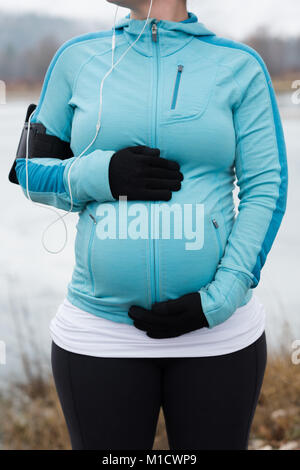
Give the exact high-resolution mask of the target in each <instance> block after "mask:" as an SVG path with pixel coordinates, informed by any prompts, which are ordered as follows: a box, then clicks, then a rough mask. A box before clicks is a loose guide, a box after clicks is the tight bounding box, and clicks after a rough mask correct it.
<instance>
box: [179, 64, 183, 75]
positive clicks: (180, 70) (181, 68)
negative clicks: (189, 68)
mask: <svg viewBox="0 0 300 470" xmlns="http://www.w3.org/2000/svg"><path fill="white" fill-rule="evenodd" d="M182 71H183V65H178V72H180V73H181V72H182Z"/></svg>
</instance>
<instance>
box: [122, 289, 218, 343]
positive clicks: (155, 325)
mask: <svg viewBox="0 0 300 470" xmlns="http://www.w3.org/2000/svg"><path fill="white" fill-rule="evenodd" d="M128 315H129V317H130V318H131V319H132V320H133V321H134V326H135V327H136V328H138V329H139V330H143V331H146V332H147V335H148V336H149V337H150V338H157V339H162V338H174V337H176V336H180V335H183V334H185V333H188V332H190V331H194V330H198V329H200V328H204V327H208V326H209V324H208V322H207V319H206V317H205V315H204V313H203V310H202V305H201V297H200V294H199V293H198V292H194V293H192V294H187V295H183V296H182V297H179V298H178V299H176V300H167V301H166V302H157V303H155V304H153V305H152V309H151V310H147V309H145V308H142V307H138V306H136V305H133V306H132V307H130V309H129V312H128Z"/></svg>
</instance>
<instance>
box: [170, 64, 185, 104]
mask: <svg viewBox="0 0 300 470" xmlns="http://www.w3.org/2000/svg"><path fill="white" fill-rule="evenodd" d="M182 72H183V65H178V66H177V74H176V78H175V85H174V91H173V98H172V104H171V109H175V108H176V103H177V98H178V91H179V85H180V81H181V77H182Z"/></svg>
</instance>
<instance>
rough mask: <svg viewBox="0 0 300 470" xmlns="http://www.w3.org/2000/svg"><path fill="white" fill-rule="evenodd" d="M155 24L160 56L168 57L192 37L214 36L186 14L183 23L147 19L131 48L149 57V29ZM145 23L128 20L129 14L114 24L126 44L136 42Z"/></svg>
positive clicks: (151, 47) (192, 14)
mask: <svg viewBox="0 0 300 470" xmlns="http://www.w3.org/2000/svg"><path fill="white" fill-rule="evenodd" d="M154 22H156V24H157V27H158V38H160V39H158V40H159V42H160V49H161V55H162V56H164V55H169V54H171V53H173V52H176V50H178V49H180V48H181V47H183V46H184V45H185V44H186V43H187V42H189V41H191V40H192V39H193V37H194V36H214V35H215V34H214V33H213V32H212V31H210V30H209V29H207V28H206V27H205V26H204V24H203V23H199V22H198V17H197V16H196V15H195V14H194V13H192V12H190V11H189V12H188V18H187V19H186V20H183V21H168V20H157V19H156V18H151V17H150V18H149V20H148V25H147V26H146V28H145V30H144V32H143V34H142V36H141V37H140V39H139V40H138V42H137V43H136V44H135V45H134V46H133V48H134V49H136V50H137V51H138V52H140V53H142V54H144V55H147V56H151V55H153V45H152V42H153V41H152V36H151V28H152V24H153V23H154ZM145 23H146V19H144V20H138V19H134V18H130V13H129V14H128V15H126V16H125V17H123V18H121V19H120V20H119V21H118V22H117V23H116V26H115V28H116V30H121V29H123V32H124V34H125V36H126V37H127V39H128V42H130V43H132V42H133V41H135V40H136V38H137V36H138V35H139V34H140V32H141V30H142V29H143V27H144V25H145Z"/></svg>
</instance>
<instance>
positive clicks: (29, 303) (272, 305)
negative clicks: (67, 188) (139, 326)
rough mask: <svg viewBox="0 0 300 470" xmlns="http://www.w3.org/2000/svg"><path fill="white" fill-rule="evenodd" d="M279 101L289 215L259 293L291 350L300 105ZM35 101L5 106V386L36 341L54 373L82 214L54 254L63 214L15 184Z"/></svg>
mask: <svg viewBox="0 0 300 470" xmlns="http://www.w3.org/2000/svg"><path fill="white" fill-rule="evenodd" d="M278 99H279V103H280V109H281V115H282V118H283V123H284V131H285V136H286V142H287V149H288V161H289V199H288V210H287V213H286V215H285V218H284V221H283V223H282V226H281V229H280V232H279V235H278V237H277V239H276V241H275V244H274V246H273V249H272V250H271V253H270V255H269V257H268V259H267V263H266V265H265V267H264V268H263V271H262V277H261V283H260V285H259V286H258V288H256V293H257V295H258V296H259V298H260V299H261V301H262V302H263V303H264V305H265V308H266V311H267V335H268V340H269V348H270V349H272V348H276V346H277V345H278V344H279V343H282V342H283V344H284V345H285V346H286V347H290V337H289V329H290V331H291V338H292V339H296V338H297V339H300V297H299V290H300V289H299V281H300V241H299V238H300V237H299V232H300V222H299V207H300V104H299V105H295V104H292V101H291V94H285V95H281V96H279V97H278ZM29 102H30V99H29V100H27V98H26V99H25V98H24V100H18V101H10V102H8V103H7V104H6V105H0V139H1V140H0V156H1V166H0V177H1V185H0V196H1V212H2V217H3V219H2V221H1V231H0V242H1V245H0V246H1V250H0V266H1V271H0V280H1V289H0V312H1V313H0V315H1V316H0V340H2V341H5V343H6V351H7V364H6V366H3V365H0V380H1V381H2V383H3V382H4V381H7V380H8V381H9V380H12V379H15V378H20V377H21V371H22V367H21V361H20V349H23V350H29V351H30V349H31V345H32V343H33V342H34V344H37V347H38V350H36V349H34V351H32V352H31V354H35V355H39V354H41V355H42V356H43V363H44V364H45V366H46V367H49V352H50V337H49V330H48V325H49V321H50V319H51V317H52V316H53V315H54V314H55V311H56V309H57V306H58V305H59V303H60V302H61V301H62V300H63V298H64V296H65V293H66V286H67V284H68V282H69V280H70V277H71V273H72V267H73V262H74V258H73V241H74V235H75V224H76V220H77V215H76V214H72V215H68V217H67V219H66V220H67V225H68V228H69V242H68V245H67V248H66V249H65V250H64V252H63V253H61V254H59V255H51V254H47V253H46V252H45V251H44V249H43V247H42V244H41V235H42V232H43V230H44V228H45V227H46V226H47V225H48V224H49V222H51V221H52V220H53V217H55V215H54V214H53V213H51V212H50V211H48V210H45V209H43V208H40V207H36V206H33V205H32V204H31V203H30V202H29V201H27V200H26V198H25V197H24V195H23V193H22V191H21V189H20V188H19V187H17V186H15V185H13V184H11V183H9V182H8V179H7V176H8V172H9V169H10V167H11V165H12V162H13V159H14V154H15V152H16V146H17V143H18V139H19V134H20V129H21V128H22V125H23V120H24V115H25V111H26V108H27V106H28V104H29ZM63 235H64V232H63V228H62V225H61V224H56V225H55V227H54V228H53V229H51V231H50V233H49V236H48V238H47V241H48V243H49V244H50V245H51V247H52V248H53V249H57V248H59V247H60V246H61V245H60V243H61V241H62V240H63ZM56 240H59V242H58V243H55V241H56ZM20 337H21V340H20V339H19V338H20ZM33 338H34V340H33Z"/></svg>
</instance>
